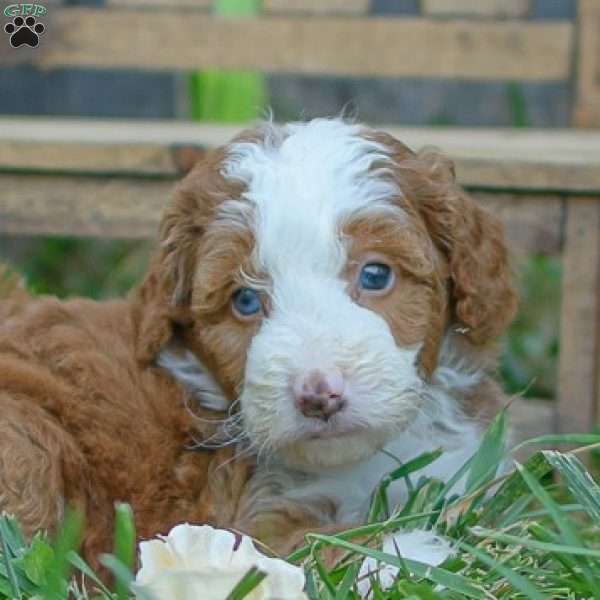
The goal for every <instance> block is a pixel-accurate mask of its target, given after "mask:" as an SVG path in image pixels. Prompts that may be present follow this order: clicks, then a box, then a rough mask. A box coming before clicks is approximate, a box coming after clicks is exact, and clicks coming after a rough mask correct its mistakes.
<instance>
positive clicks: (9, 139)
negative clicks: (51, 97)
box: [0, 117, 600, 194]
mask: <svg viewBox="0 0 600 600" xmlns="http://www.w3.org/2000/svg"><path fill="white" fill-rule="evenodd" d="M240 129H241V127H240V126H219V125H210V124H201V125H199V124H197V123H188V122H181V121H175V122H173V121H171V122H162V123H161V122H156V121H138V122H131V121H116V120H106V121H104V120H81V119H41V118H34V117H28V118H27V119H16V118H12V117H9V118H0V170H13V171H14V170H37V171H63V172H74V173H80V172H85V173H98V174H103V173H104V174H106V173H111V174H119V173H120V174H132V173H139V174H145V175H149V174H153V175H160V176H174V175H176V174H177V173H178V171H179V170H180V167H179V166H178V164H177V161H176V156H174V152H173V149H174V148H178V147H188V146H198V147H212V146H216V145H221V144H224V143H227V142H228V141H229V140H230V139H231V138H232V137H233V136H234V135H235V134H236V133H238V132H239V131H240ZM382 129H385V130H387V131H389V132H390V133H392V135H395V136H396V137H397V138H398V139H401V140H403V141H404V142H406V143H407V144H408V145H409V146H411V147H413V148H415V149H418V148H421V147H423V146H427V145H431V146H435V147H438V148H440V149H441V150H442V151H444V152H446V153H447V154H448V155H450V156H451V157H453V159H454V160H455V161H456V166H457V173H458V177H459V180H460V181H461V183H463V184H464V185H465V186H467V187H470V188H476V189H477V188H490V189H494V190H525V191H539V190H556V191H562V192H571V193H574V192H577V193H579V192H582V193H590V194H593V193H598V194H600V132H593V131H585V132H573V131H568V130H565V131H535V130H526V131H523V130H515V131H510V130H494V129H490V130H487V129H478V130H469V129H460V128H446V129H439V128H437V129H428V128H409V127H407V128H398V127H386V126H382Z"/></svg>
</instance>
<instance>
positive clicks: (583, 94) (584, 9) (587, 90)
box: [574, 0, 600, 127]
mask: <svg viewBox="0 0 600 600" xmlns="http://www.w3.org/2000/svg"><path fill="white" fill-rule="evenodd" d="M577 34H578V35H577V41H578V43H577V55H578V62H577V92H576V105H575V113H574V123H575V125H578V126H580V127H598V126H600V2H598V0H579V3H578V27H577Z"/></svg>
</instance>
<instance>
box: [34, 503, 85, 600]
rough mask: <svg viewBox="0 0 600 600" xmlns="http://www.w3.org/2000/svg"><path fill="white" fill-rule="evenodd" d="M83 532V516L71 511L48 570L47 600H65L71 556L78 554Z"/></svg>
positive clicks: (57, 541)
mask: <svg viewBox="0 0 600 600" xmlns="http://www.w3.org/2000/svg"><path fill="white" fill-rule="evenodd" d="M82 532H83V515H82V514H81V513H79V512H77V511H74V510H69V511H67V514H66V516H65V519H64V521H63V524H62V527H61V529H60V531H59V533H58V536H57V538H56V541H55V542H54V545H53V548H54V558H53V560H52V565H51V566H50V568H49V570H48V576H47V583H46V586H44V591H43V594H42V596H43V598H44V599H46V600H56V599H61V600H63V599H64V598H65V597H66V591H67V587H68V581H69V573H70V571H71V563H70V561H69V556H70V554H71V552H77V550H78V548H79V544H80V542H81V534H82Z"/></svg>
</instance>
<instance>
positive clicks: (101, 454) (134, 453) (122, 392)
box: [0, 298, 248, 557]
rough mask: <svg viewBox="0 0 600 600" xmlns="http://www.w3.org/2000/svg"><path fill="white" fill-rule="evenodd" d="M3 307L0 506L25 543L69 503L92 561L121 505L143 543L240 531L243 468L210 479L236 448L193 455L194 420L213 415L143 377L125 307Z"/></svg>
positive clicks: (170, 384)
mask: <svg viewBox="0 0 600 600" xmlns="http://www.w3.org/2000/svg"><path fill="white" fill-rule="evenodd" d="M0 307H1V308H0V316H1V315H2V314H4V315H6V314H7V313H9V312H12V313H14V316H13V317H12V318H11V317H9V318H6V319H4V320H3V321H2V322H1V323H0V382H1V383H0V385H1V389H0V407H1V408H0V410H1V417H0V478H1V479H2V485H1V486H0V507H1V508H2V509H3V510H6V511H8V512H11V513H14V514H16V515H17V516H18V517H19V519H20V521H21V523H22V525H23V526H24V528H25V530H26V531H27V533H28V534H31V533H33V532H34V531H36V530H37V529H40V528H44V529H49V530H54V529H55V527H56V525H57V523H58V522H59V521H60V519H61V517H62V516H63V513H64V510H65V507H66V506H67V505H74V506H76V507H78V508H80V509H83V510H84V511H85V512H86V513H87V516H88V527H87V532H88V533H87V535H86V541H85V549H86V552H87V553H88V555H89V556H90V557H95V556H96V554H97V552H98V551H108V550H109V549H110V539H111V529H112V515H113V512H114V502H115V501H119V500H121V501H127V502H130V503H131V504H132V506H133V507H134V510H135V513H136V523H137V527H138V529H139V531H138V533H139V535H140V537H142V538H146V537H150V536H152V535H154V534H156V533H157V532H159V531H162V532H165V531H167V530H168V529H169V528H170V527H171V526H173V525H174V524H176V523H179V522H181V521H185V520H188V521H190V522H212V523H215V524H221V525H225V524H227V523H231V522H235V519H236V516H235V512H236V508H237V506H236V502H237V500H238V499H239V496H240V493H241V490H242V489H243V486H244V485H245V483H246V479H247V476H248V472H247V471H244V469H245V468H246V467H245V466H244V467H242V465H241V464H240V465H237V466H238V470H237V472H235V473H234V472H233V471H234V465H233V464H231V466H230V467H229V470H227V469H225V470H224V471H223V472H221V473H219V472H218V473H216V474H215V473H214V469H215V467H216V466H217V465H218V464H221V463H224V462H226V461H228V460H229V459H230V458H231V455H232V448H226V449H223V450H219V451H213V452H208V451H206V452H199V451H195V452H193V451H190V447H191V446H192V445H193V444H194V440H195V439H199V438H201V437H202V436H204V437H206V436H207V435H210V427H209V426H208V425H207V424H206V423H204V422H203V421H201V420H199V417H202V416H204V417H208V418H209V419H214V418H215V416H214V413H209V412H208V411H204V412H203V411H202V410H201V409H200V410H198V409H197V410H196V411H195V412H196V415H194V414H192V412H191V411H188V410H187V409H186V403H187V401H188V399H187V398H186V395H187V392H186V391H185V390H184V389H183V388H182V387H181V386H180V385H179V384H178V383H176V382H175V381H174V380H173V379H172V377H170V376H169V375H168V374H167V373H166V372H164V371H162V370H160V369H154V368H147V369H140V367H139V364H138V362H137V359H136V356H135V352H134V344H133V340H134V330H133V325H132V317H131V312H132V311H131V303H130V302H127V301H124V302H123V301H122V302H106V303H96V302H92V301H86V300H73V301H68V302H59V301H57V300H56V299H52V298H41V299H35V300H30V301H28V302H27V303H26V304H25V305H23V304H22V303H19V305H18V306H11V303H10V301H8V302H4V303H2V304H0ZM236 485H239V486H240V489H239V490H236V489H235V486H236ZM228 486H233V488H232V487H228Z"/></svg>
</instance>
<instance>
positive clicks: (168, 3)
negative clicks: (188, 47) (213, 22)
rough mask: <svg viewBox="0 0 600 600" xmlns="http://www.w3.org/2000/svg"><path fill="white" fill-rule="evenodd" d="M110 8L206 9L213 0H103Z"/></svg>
mask: <svg viewBox="0 0 600 600" xmlns="http://www.w3.org/2000/svg"><path fill="white" fill-rule="evenodd" d="M105 2H106V5H107V6H109V7H110V8H159V9H164V10H182V9H185V10H206V9H208V8H210V7H211V6H212V4H213V0H105Z"/></svg>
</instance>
